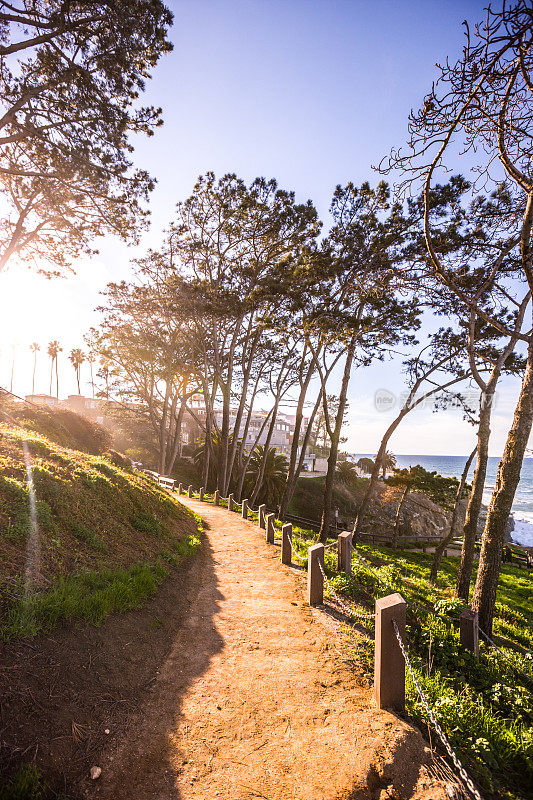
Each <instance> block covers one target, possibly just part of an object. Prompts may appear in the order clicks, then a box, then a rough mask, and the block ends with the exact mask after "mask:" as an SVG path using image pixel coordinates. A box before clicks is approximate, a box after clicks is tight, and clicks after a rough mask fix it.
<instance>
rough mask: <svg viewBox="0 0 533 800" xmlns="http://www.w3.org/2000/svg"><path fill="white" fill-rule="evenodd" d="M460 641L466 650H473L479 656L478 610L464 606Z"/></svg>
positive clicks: (460, 622)
mask: <svg viewBox="0 0 533 800" xmlns="http://www.w3.org/2000/svg"><path fill="white" fill-rule="evenodd" d="M459 641H460V643H461V645H462V646H463V647H464V648H465V649H466V650H471V651H472V652H473V654H474V655H475V657H476V658H479V622H478V612H477V611H472V609H471V608H463V610H462V612H461V616H460V618H459Z"/></svg>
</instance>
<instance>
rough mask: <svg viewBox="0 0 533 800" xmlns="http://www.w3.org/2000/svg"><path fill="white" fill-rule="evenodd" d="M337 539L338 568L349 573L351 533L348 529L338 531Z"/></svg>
mask: <svg viewBox="0 0 533 800" xmlns="http://www.w3.org/2000/svg"><path fill="white" fill-rule="evenodd" d="M337 541H338V543H337V566H338V570H339V572H345V573H346V574H347V575H350V574H351V572H352V534H351V533H350V531H343V532H342V533H339V537H338V540H337Z"/></svg>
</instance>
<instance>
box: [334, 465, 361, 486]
mask: <svg viewBox="0 0 533 800" xmlns="http://www.w3.org/2000/svg"><path fill="white" fill-rule="evenodd" d="M335 476H336V478H337V480H338V481H339V483H344V484H345V485H346V486H352V485H353V483H354V481H355V479H356V478H357V472H356V469H355V464H352V462H351V461H339V463H338V464H337V467H336V469H335Z"/></svg>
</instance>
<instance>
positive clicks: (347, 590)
mask: <svg viewBox="0 0 533 800" xmlns="http://www.w3.org/2000/svg"><path fill="white" fill-rule="evenodd" d="M360 550H361V551H363V552H365V556H366V557H367V558H369V559H370V560H371V561H372V562H373V563H374V570H373V571H371V570H370V569H368V568H367V567H366V566H365V565H364V564H362V563H361V562H360V561H358V560H356V559H355V557H354V560H353V564H352V575H351V576H349V577H348V576H335V571H334V565H333V562H334V556H333V555H328V556H327V564H328V571H329V572H330V574H331V576H332V578H331V580H332V584H333V586H334V587H335V589H336V591H338V592H343V594H345V595H346V596H347V597H349V598H354V599H356V600H357V599H360V598H361V595H362V594H365V595H367V596H368V595H371V597H372V598H377V597H380V596H383V595H386V594H389V593H390V592H391V591H399V592H400V593H401V594H402V596H403V597H404V599H405V600H406V601H407V607H408V611H409V614H408V625H407V633H406V642H407V646H408V651H409V653H410V656H411V660H412V663H413V666H414V668H415V672H416V675H417V678H418V680H419V681H420V683H421V685H422V687H423V689H424V691H425V693H426V694H427V696H428V698H429V701H430V705H431V707H432V708H433V709H434V711H435V714H436V716H437V719H438V720H439V723H440V724H441V726H442V727H443V729H444V731H445V732H446V734H447V736H448V737H449V739H450V742H451V744H452V746H453V747H454V748H455V749H456V751H457V753H458V755H459V758H460V759H461V761H462V762H463V764H464V766H465V767H466V769H467V771H468V772H469V773H470V774H471V776H472V777H473V778H474V779H475V780H476V781H478V782H479V784H480V785H481V787H482V788H483V790H485V791H489V792H496V793H498V795H499V796H501V797H506V798H521V797H526V796H531V795H532V793H533V727H532V725H533V695H532V688H533V655H532V652H531V647H532V645H533V628H532V624H533V608H532V604H531V598H532V596H533V580H532V578H531V576H530V574H529V573H527V572H526V571H525V570H520V569H519V568H517V567H513V566H510V565H503V567H502V577H501V581H500V585H499V590H498V598H497V606H496V619H495V624H494V633H495V634H496V635H498V634H501V635H504V636H506V637H507V638H508V639H509V646H506V645H505V644H502V647H501V649H502V651H503V652H504V654H505V656H506V658H504V657H502V656H501V655H500V654H499V653H498V652H497V651H496V650H494V649H493V648H489V647H487V646H486V644H485V643H484V642H483V643H482V644H481V648H480V649H481V652H480V657H479V659H477V658H475V657H474V656H473V654H472V653H470V652H469V651H466V650H463V648H462V647H461V646H460V644H459V633H458V630H457V627H456V626H455V625H454V624H453V620H452V617H457V615H458V613H459V611H460V607H461V603H460V602H459V603H458V602H457V601H454V600H453V599H452V598H451V593H452V589H453V586H454V584H455V575H456V571H457V567H458V559H457V558H447V559H444V561H443V568H442V571H441V573H439V584H438V586H436V587H435V586H434V585H433V584H431V583H430V581H429V569H430V564H431V556H430V555H424V554H422V553H407V552H405V551H404V552H403V553H401V554H398V553H396V552H394V551H392V550H389V549H387V548H383V547H381V548H378V547H361V548H360ZM375 573H377V575H378V576H379V577H380V578H381V580H382V581H383V582H385V583H386V584H387V586H385V585H383V583H381V582H380V581H379V580H378V578H377V577H376V574H375ZM528 587H529V589H528ZM415 603H416V604H418V605H416V606H415V605H414V604H415ZM367 605H368V603H367ZM434 608H435V609H436V610H437V611H439V612H440V613H441V614H444V615H445V614H446V612H447V613H448V615H449V616H450V620H449V621H444V620H443V619H441V618H439V617H435V616H434V615H433V614H431V613H429V610H430V609H434ZM424 609H428V611H427V612H425V611H424ZM367 628H368V636H366V637H365V636H361V637H359V638H358V640H357V656H358V658H359V660H360V663H361V664H362V665H363V666H364V667H365V668H366V669H367V671H368V672H369V673H371V671H372V664H373V647H374V641H373V633H372V626H371V625H368V626H367ZM511 643H514V644H515V645H521V646H522V647H524V646H525V647H527V648H528V651H527V652H525V653H524V652H519V651H518V649H517V648H513V646H512V644H511ZM513 667H516V668H517V670H520V672H518V671H517V670H516V669H514V668H513ZM524 676H525V677H524ZM406 690H407V698H406V699H407V709H408V712H409V713H410V714H411V715H412V717H413V718H414V719H415V720H416V722H417V723H418V725H419V726H420V727H421V728H422V730H427V723H428V719H427V714H426V711H425V709H424V707H423V705H422V703H421V701H420V698H419V697H418V693H417V691H416V688H415V687H414V685H413V683H412V681H411V680H410V677H409V676H408V678H407V685H406ZM432 736H433V739H435V734H434V732H432Z"/></svg>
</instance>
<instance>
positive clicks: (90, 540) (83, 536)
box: [70, 522, 108, 553]
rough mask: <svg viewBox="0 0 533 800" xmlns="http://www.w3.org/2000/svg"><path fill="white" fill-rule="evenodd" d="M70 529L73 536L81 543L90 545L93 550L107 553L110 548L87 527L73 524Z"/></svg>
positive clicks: (76, 523) (77, 523)
mask: <svg viewBox="0 0 533 800" xmlns="http://www.w3.org/2000/svg"><path fill="white" fill-rule="evenodd" d="M70 529H71V531H72V534H73V535H74V536H75V537H76V539H78V540H79V541H80V542H84V543H85V544H87V545H89V547H92V549H93V550H98V551H99V552H100V553H107V549H108V548H107V545H106V544H105V542H103V541H102V540H101V539H100V537H99V536H98V534H97V533H95V532H94V531H92V530H91V529H90V528H86V527H85V525H80V523H79V522H71V524H70Z"/></svg>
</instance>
